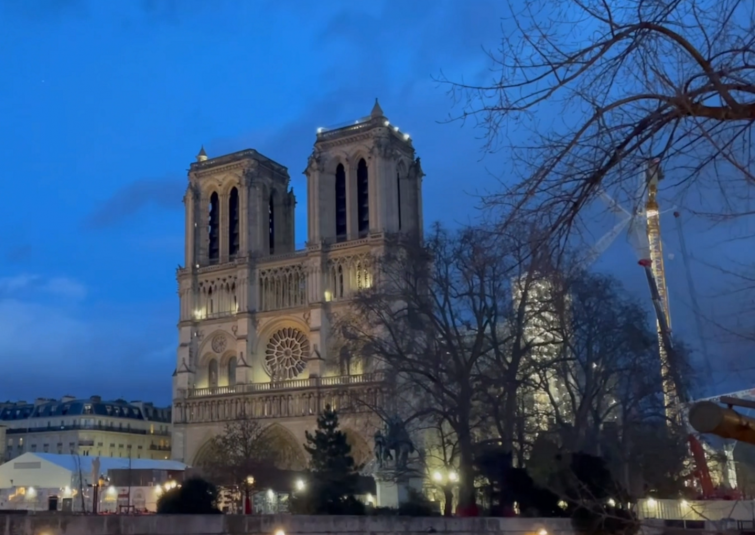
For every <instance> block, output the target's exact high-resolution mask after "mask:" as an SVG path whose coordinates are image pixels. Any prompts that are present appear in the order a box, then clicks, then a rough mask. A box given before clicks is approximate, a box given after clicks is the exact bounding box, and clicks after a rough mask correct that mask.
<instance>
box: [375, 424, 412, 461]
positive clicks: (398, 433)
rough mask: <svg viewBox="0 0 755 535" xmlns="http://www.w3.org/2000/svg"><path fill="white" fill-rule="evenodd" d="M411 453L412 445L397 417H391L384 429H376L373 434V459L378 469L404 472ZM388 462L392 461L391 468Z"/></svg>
mask: <svg viewBox="0 0 755 535" xmlns="http://www.w3.org/2000/svg"><path fill="white" fill-rule="evenodd" d="M391 452H392V453H391ZM412 453H414V444H413V443H412V440H411V438H409V432H408V431H407V430H406V426H405V425H404V422H403V420H402V419H401V418H400V417H399V416H391V417H390V418H388V420H387V421H386V423H385V429H384V430H383V431H381V430H379V429H378V431H377V432H376V433H375V458H376V460H377V463H378V467H379V468H395V469H396V470H406V468H407V464H408V462H409V455H411V454H412ZM388 461H393V466H388Z"/></svg>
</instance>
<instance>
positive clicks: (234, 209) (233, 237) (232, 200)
mask: <svg viewBox="0 0 755 535" xmlns="http://www.w3.org/2000/svg"><path fill="white" fill-rule="evenodd" d="M238 252H239V190H237V189H236V188H233V189H232V190H231V194H230V195H229V196H228V254H230V255H231V256H235V255H237V254H238Z"/></svg>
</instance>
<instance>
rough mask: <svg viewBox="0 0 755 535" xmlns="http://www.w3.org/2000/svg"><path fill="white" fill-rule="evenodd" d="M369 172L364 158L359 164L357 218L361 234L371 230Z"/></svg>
mask: <svg viewBox="0 0 755 535" xmlns="http://www.w3.org/2000/svg"><path fill="white" fill-rule="evenodd" d="M367 174H368V173H367V162H365V161H364V158H362V159H361V160H359V164H357V219H358V221H359V234H360V235H364V234H366V233H367V232H368V231H369V230H370V193H369V179H368V176H367Z"/></svg>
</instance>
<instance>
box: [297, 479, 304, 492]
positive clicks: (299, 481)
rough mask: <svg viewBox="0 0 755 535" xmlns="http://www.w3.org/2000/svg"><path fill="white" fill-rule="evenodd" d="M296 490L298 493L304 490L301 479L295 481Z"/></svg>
mask: <svg viewBox="0 0 755 535" xmlns="http://www.w3.org/2000/svg"><path fill="white" fill-rule="evenodd" d="M296 490H298V491H299V492H301V491H303V490H304V481H302V480H301V479H297V480H296Z"/></svg>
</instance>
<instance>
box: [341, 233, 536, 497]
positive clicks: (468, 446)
mask: <svg viewBox="0 0 755 535" xmlns="http://www.w3.org/2000/svg"><path fill="white" fill-rule="evenodd" d="M527 235H528V234H527V233H526V232H522V233H519V234H517V235H516V237H514V236H506V237H502V236H501V235H497V234H494V233H490V232H486V231H484V230H482V229H477V228H469V229H463V230H461V231H458V232H449V231H446V230H444V229H442V228H441V227H439V226H436V227H434V228H433V230H432V231H431V232H430V233H429V235H428V236H427V237H426V239H425V242H424V243H423V244H420V243H418V242H414V241H411V240H408V241H397V242H396V243H392V244H390V245H389V246H387V247H386V248H385V253H384V255H383V256H382V257H381V258H380V259H379V261H378V267H377V270H378V274H377V277H376V279H377V284H376V285H374V286H373V287H372V288H370V289H368V290H365V291H362V292H360V293H359V294H358V295H357V296H356V297H355V298H354V300H353V302H352V306H353V308H352V313H351V314H348V315H344V316H343V317H342V318H341V319H340V320H339V322H338V324H337V326H336V328H337V329H338V330H340V331H341V332H342V333H344V338H345V339H348V340H351V342H352V345H351V349H350V350H351V351H352V352H354V353H359V354H361V355H362V358H363V359H364V360H365V361H373V362H375V363H376V365H378V366H380V367H382V368H383V369H384V371H385V373H387V374H388V376H389V377H390V380H389V383H390V384H391V385H392V388H393V389H394V390H396V391H397V392H398V394H397V395H394V396H392V397H391V399H393V400H394V401H396V400H401V401H400V402H401V403H404V404H411V411H412V413H413V417H414V418H417V419H424V420H425V421H430V422H433V423H435V424H438V423H441V422H442V424H443V425H445V426H447V429H448V430H449V431H451V432H452V433H453V435H454V440H455V442H456V448H457V451H456V452H455V457H456V459H455V462H457V463H458V470H459V481H458V488H459V505H460V506H461V507H467V506H469V505H471V504H472V503H474V471H473V460H474V447H475V444H476V443H478V442H480V441H483V440H495V441H497V442H501V443H505V445H506V446H507V447H509V448H511V447H512V443H513V441H514V436H513V435H514V434H513V431H512V429H513V426H514V425H515V421H514V420H515V417H516V406H517V388H518V386H519V385H520V384H522V383H523V382H524V381H525V379H523V378H522V377H521V370H522V369H523V368H524V367H525V361H526V357H527V355H528V352H531V348H532V347H533V346H534V345H536V344H537V343H538V341H537V339H536V337H530V338H528V337H526V336H525V335H524V333H523V329H524V324H525V323H526V316H527V314H531V311H530V310H529V309H527V308H526V307H525V306H524V303H525V302H527V300H526V299H516V298H515V296H514V294H515V293H522V292H524V295H525V296H526V292H528V291H530V289H531V288H532V287H533V284H534V280H535V278H536V272H535V271H534V270H529V271H522V270H523V269H524V268H523V263H522V261H521V259H522V258H523V250H525V249H527V248H528V247H529V243H528V241H527V239H525V236H527ZM527 273H529V275H527ZM514 318H518V323H517V320H515V319H514ZM508 380H510V381H511V383H510V384H503V383H502V382H503V381H508ZM404 409H406V407H404ZM491 412H492V413H494V414H495V417H494V418H493V419H494V420H495V421H496V424H497V425H496V426H493V427H492V430H491V426H490V423H491ZM506 418H509V420H508V421H507V420H506ZM444 429H446V428H444ZM496 431H497V433H496Z"/></svg>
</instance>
